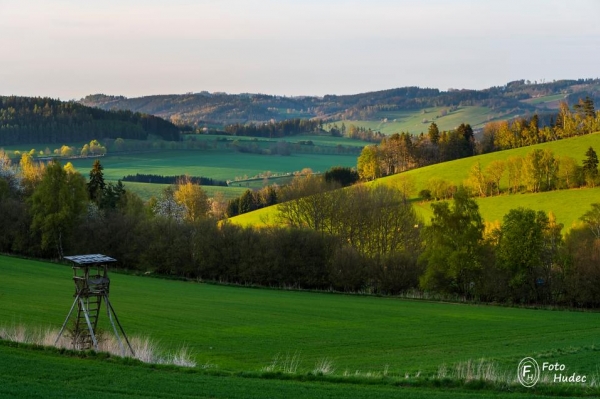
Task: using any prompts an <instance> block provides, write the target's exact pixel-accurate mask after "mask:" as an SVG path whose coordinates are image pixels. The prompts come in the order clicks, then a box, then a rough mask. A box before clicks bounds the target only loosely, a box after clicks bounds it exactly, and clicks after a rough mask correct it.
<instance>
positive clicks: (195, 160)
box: [72, 150, 356, 181]
mask: <svg viewBox="0 0 600 399" xmlns="http://www.w3.org/2000/svg"><path fill="white" fill-rule="evenodd" d="M93 161H94V160H91V159H82V160H78V159H76V160H73V161H72V163H73V165H74V166H75V168H76V169H77V170H78V171H80V172H81V173H83V174H84V175H85V174H86V173H88V172H89V170H90V169H91V168H92V164H93ZM101 162H102V165H103V166H104V177H105V178H106V179H107V180H112V181H116V180H118V179H121V178H123V176H126V175H135V174H136V173H145V174H157V175H165V176H166V175H170V176H173V175H181V174H189V175H191V176H204V177H211V178H213V179H219V180H234V179H235V178H236V177H243V176H247V177H252V176H255V175H258V174H260V173H264V172H266V171H271V172H272V173H293V172H295V171H300V170H302V169H304V168H311V169H312V170H313V171H315V172H318V171H321V172H324V171H326V170H328V169H329V168H331V167H332V166H336V165H339V166H351V167H354V166H356V156H355V155H322V154H292V155H290V156H278V155H258V154H247V153H234V152H231V151H225V150H223V151H197V150H164V151H160V152H146V153H137V154H128V155H110V154H109V155H107V156H105V157H103V158H102V159H101Z"/></svg>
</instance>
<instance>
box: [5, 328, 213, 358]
mask: <svg viewBox="0 0 600 399" xmlns="http://www.w3.org/2000/svg"><path fill="white" fill-rule="evenodd" d="M57 336H58V330H54V329H51V328H47V329H41V328H39V329H32V328H28V327H27V326H25V325H22V324H18V325H15V324H13V325H11V326H6V325H3V326H0V339H3V340H7V341H12V342H18V343H23V344H31V345H39V346H55V347H56V348H58V349H72V344H71V340H70V339H69V338H68V337H66V336H65V335H64V334H63V335H62V336H61V337H60V339H59V340H58V342H56V337H57ZM98 338H99V339H98V351H99V352H102V353H108V354H110V355H112V356H119V357H127V358H133V359H137V360H140V361H141V362H144V363H151V364H165V365H175V366H181V367H196V361H195V360H194V359H193V355H192V354H191V353H190V351H189V348H187V347H186V346H182V347H181V348H180V349H179V350H178V351H176V352H174V353H163V352H162V351H161V350H160V349H159V347H158V344H157V343H156V342H155V341H152V340H151V339H150V338H148V337H138V336H132V337H131V338H130V340H129V342H130V343H131V347H132V348H133V351H134V352H135V356H133V355H132V354H131V352H129V351H128V350H127V351H126V352H125V355H124V356H123V352H122V350H121V345H119V342H118V341H117V338H116V337H114V336H109V337H105V336H103V334H99V337H98ZM55 342H56V345H55ZM211 366H212V365H211ZM203 368H208V367H204V366H203Z"/></svg>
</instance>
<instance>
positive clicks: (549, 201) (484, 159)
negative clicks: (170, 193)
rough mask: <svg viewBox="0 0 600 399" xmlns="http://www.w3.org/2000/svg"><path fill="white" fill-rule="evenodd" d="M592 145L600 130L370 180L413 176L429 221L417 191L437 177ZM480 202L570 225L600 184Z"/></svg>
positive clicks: (391, 181) (574, 152) (488, 212)
mask: <svg viewBox="0 0 600 399" xmlns="http://www.w3.org/2000/svg"><path fill="white" fill-rule="evenodd" d="M589 147H593V148H595V149H597V150H600V133H594V134H590V135H586V136H580V137H574V138H570V139H565V140H559V141H553V142H548V143H543V144H537V145H535V146H530V147H521V148H517V149H513V150H507V151H499V152H494V153H489V154H484V155H478V156H474V157H469V158H463V159H459V160H455V161H451V162H444V163H440V164H436V165H430V166H427V167H423V168H419V169H414V170H410V171H408V172H404V173H401V174H397V175H392V176H387V177H384V178H381V179H378V180H376V181H375V182H373V183H369V184H386V185H391V186H394V185H397V184H398V182H399V181H400V180H401V179H402V178H403V177H404V176H410V178H412V179H413V180H414V182H415V190H414V193H415V194H414V195H413V197H412V198H411V200H412V201H413V203H414V205H415V206H416V209H417V210H418V211H419V212H420V214H421V216H422V217H423V218H424V219H425V220H426V221H428V220H429V218H430V216H431V215H432V213H431V208H430V204H431V202H421V201H420V199H419V198H418V196H417V194H416V193H418V192H419V191H420V190H423V189H425V188H426V186H427V182H428V181H429V180H430V179H431V178H433V177H436V178H441V179H444V180H447V181H450V182H452V183H453V184H455V185H459V184H461V183H462V182H463V181H464V180H465V179H466V178H467V177H468V174H469V171H470V169H471V167H472V166H473V165H474V164H475V163H476V162H480V163H481V166H482V168H485V166H486V165H488V164H489V163H490V162H492V161H494V160H502V159H507V158H509V157H511V156H525V155H526V154H527V153H529V152H530V151H532V150H533V149H536V148H540V149H545V148H547V149H550V150H552V151H553V152H554V154H555V155H559V156H565V155H568V156H571V157H573V158H575V159H576V160H577V161H581V160H582V159H583V158H584V155H585V152H586V150H587V149H588V148H589ZM506 180H507V177H506V175H505V176H504V178H503V180H502V181H501V186H506V184H507V183H506ZM477 202H478V203H479V206H480V211H481V214H482V216H483V218H484V219H485V220H487V221H495V220H502V217H503V216H504V214H505V213H507V212H508V210H510V209H513V208H518V207H529V208H532V209H536V210H544V211H546V212H549V211H552V212H553V213H554V214H555V215H556V217H557V221H558V222H560V223H563V224H564V225H565V227H567V228H569V227H570V226H571V225H572V224H573V223H575V222H577V220H578V219H579V217H580V216H581V215H582V214H583V213H584V212H585V211H586V210H587V208H588V207H589V205H590V204H591V203H594V202H600V188H594V189H572V190H559V191H550V192H542V193H534V194H514V195H501V196H496V197H487V198H478V199H477ZM276 214H277V210H276V205H275V206H271V207H268V208H263V209H259V210H257V211H253V212H249V213H247V214H243V215H239V216H236V217H234V218H231V219H229V220H230V222H231V223H236V224H239V225H243V226H249V225H254V226H261V225H268V224H277V223H278V222H277V217H276Z"/></svg>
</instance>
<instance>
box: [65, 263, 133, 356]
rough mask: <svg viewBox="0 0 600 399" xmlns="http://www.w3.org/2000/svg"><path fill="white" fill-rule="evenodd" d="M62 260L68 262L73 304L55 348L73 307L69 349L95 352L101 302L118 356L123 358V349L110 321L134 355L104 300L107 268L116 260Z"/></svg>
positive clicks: (107, 287) (107, 281) (107, 283)
mask: <svg viewBox="0 0 600 399" xmlns="http://www.w3.org/2000/svg"><path fill="white" fill-rule="evenodd" d="M65 259H68V260H70V261H71V262H72V263H73V281H74V282H75V294H74V295H73V296H74V297H75V300H74V301H73V305H72V306H71V310H69V314H67V318H66V319H65V322H64V323H63V325H62V328H61V329H60V332H59V333H58V336H57V337H56V342H55V345H56V343H58V340H59V339H60V337H61V335H62V333H63V332H64V330H65V327H66V326H67V323H68V321H69V319H70V318H71V314H73V310H74V309H75V306H77V316H76V317H75V320H74V324H73V327H72V330H71V338H72V344H73V349H80V350H84V349H91V348H92V347H93V348H94V349H95V350H98V337H97V327H98V317H99V316H100V308H101V305H102V301H104V303H105V305H106V313H107V315H108V319H109V320H110V324H111V325H112V327H113V330H114V332H115V336H116V338H117V342H118V343H119V346H120V348H121V352H122V354H123V355H125V348H124V347H123V343H122V342H121V338H120V337H119V333H118V332H117V328H116V326H115V323H114V321H116V322H117V324H118V326H119V329H120V330H121V333H122V334H123V337H124V338H125V342H127V346H128V347H129V350H130V351H131V354H132V355H135V354H134V352H133V349H132V348H131V344H130V343H129V340H128V339H127V335H125V331H124V330H123V327H122V326H121V323H119V319H118V318H117V314H116V313H115V310H114V309H113V307H112V305H111V303H110V301H109V300H108V293H109V290H110V279H109V278H108V264H109V263H112V262H116V259H113V258H111V257H109V256H105V255H100V254H95V255H76V256H65ZM113 317H114V321H113Z"/></svg>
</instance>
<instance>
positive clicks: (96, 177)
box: [87, 159, 106, 204]
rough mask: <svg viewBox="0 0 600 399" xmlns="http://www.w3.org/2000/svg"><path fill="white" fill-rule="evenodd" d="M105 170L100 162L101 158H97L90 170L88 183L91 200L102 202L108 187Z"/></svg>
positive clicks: (97, 202)
mask: <svg viewBox="0 0 600 399" xmlns="http://www.w3.org/2000/svg"><path fill="white" fill-rule="evenodd" d="M103 170H104V167H103V166H102V165H101V164H100V160H99V159H96V160H95V161H94V165H93V166H92V170H90V181H89V182H88V184H87V188H88V193H89V195H90V200H91V201H92V202H95V203H96V204H100V202H101V201H102V193H103V192H104V189H105V188H106V183H105V182H104V172H102V171H103Z"/></svg>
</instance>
